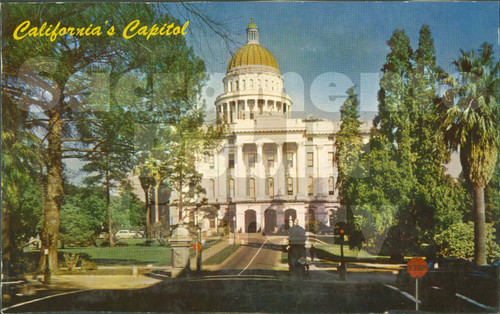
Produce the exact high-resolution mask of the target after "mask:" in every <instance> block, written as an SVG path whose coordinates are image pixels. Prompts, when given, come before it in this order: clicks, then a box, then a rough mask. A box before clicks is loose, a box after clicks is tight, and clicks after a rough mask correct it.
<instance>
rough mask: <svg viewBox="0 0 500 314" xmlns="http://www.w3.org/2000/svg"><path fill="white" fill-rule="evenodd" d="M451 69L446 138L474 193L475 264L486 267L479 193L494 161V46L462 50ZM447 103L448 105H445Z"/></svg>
mask: <svg viewBox="0 0 500 314" xmlns="http://www.w3.org/2000/svg"><path fill="white" fill-rule="evenodd" d="M461 54H462V55H461V56H460V58H459V59H458V60H455V61H453V64H454V65H455V66H456V67H457V69H458V71H459V72H460V78H459V79H458V80H456V79H454V78H452V77H449V78H448V79H447V82H448V83H449V84H450V85H451V86H452V88H451V89H450V90H449V91H448V92H447V93H446V94H445V97H444V102H443V104H444V105H445V107H443V108H444V110H443V111H442V114H443V115H442V117H443V120H442V121H443V127H444V133H445V139H446V141H447V142H448V144H450V146H451V148H453V149H455V150H459V152H460V161H461V164H462V169H463V174H464V176H465V179H466V180H467V181H468V183H469V185H470V186H471V188H472V190H473V192H474V217H475V221H474V233H475V236H474V261H475V263H476V264H478V265H483V264H486V233H485V206H484V188H485V186H486V185H487V184H488V182H489V181H490V179H491V177H492V175H493V170H494V168H495V165H496V162H497V158H498V148H499V127H498V122H499V104H498V100H499V99H500V97H499V94H500V78H499V76H498V73H499V68H500V65H499V63H498V62H496V63H495V60H494V56H493V47H492V45H490V44H488V43H483V44H482V45H481V47H480V49H479V50H478V51H477V52H476V51H474V50H472V51H463V50H461ZM447 104H450V105H449V106H446V105H447Z"/></svg>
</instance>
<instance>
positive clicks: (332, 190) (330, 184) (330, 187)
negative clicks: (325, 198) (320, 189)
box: [328, 177, 335, 195]
mask: <svg viewBox="0 0 500 314" xmlns="http://www.w3.org/2000/svg"><path fill="white" fill-rule="evenodd" d="M334 194H335V181H334V179H333V177H330V178H328V195H334Z"/></svg>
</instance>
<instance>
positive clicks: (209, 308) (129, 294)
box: [4, 235, 484, 313]
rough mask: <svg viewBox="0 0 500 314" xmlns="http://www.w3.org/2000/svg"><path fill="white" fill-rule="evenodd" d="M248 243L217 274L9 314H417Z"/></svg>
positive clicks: (444, 305)
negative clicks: (298, 271)
mask: <svg viewBox="0 0 500 314" xmlns="http://www.w3.org/2000/svg"><path fill="white" fill-rule="evenodd" d="M244 241H245V244H244V245H243V246H242V247H241V248H240V249H238V251H237V252H236V253H235V254H233V255H232V256H231V257H230V258H229V259H228V260H227V261H226V262H225V263H223V264H222V265H221V267H220V269H219V270H217V271H204V272H203V273H202V274H201V275H197V274H190V276H189V277H184V278H178V279H166V280H165V281H163V282H160V283H158V284H155V285H153V286H151V287H148V288H143V289H131V290H90V291H78V292H74V293H70V294H64V295H60V296H52V297H49V298H46V299H42V300H38V301H36V302H32V303H26V304H24V305H22V306H17V307H11V308H7V309H4V312H5V313H14V312H63V311H64V312H84V311H86V312H88V311H110V312H286V313H288V312H291V313H294V312H307V313H311V312H323V313H324V312H328V313H332V312H351V313H361V312H378V313H380V312H385V311H389V310H403V311H409V310H413V309H414V308H415V303H414V301H412V299H411V296H410V297H408V294H407V295H406V296H405V294H404V293H402V292H401V291H400V290H399V289H397V288H396V287H393V286H390V285H388V284H385V283H383V282H379V281H372V282H359V281H357V282H356V281H345V282H343V281H338V280H337V279H338V276H337V275H336V274H332V273H329V272H326V271H322V270H320V269H317V270H315V271H314V272H311V278H310V279H304V278H295V277H290V276H289V274H288V271H287V270H286V269H284V268H283V267H280V265H279V264H280V257H281V249H282V244H283V239H282V238H278V237H263V236H261V235H248V236H247V238H245V239H244ZM432 293H433V294H434V292H432ZM436 299H438V300H440V301H439V303H440V304H439V305H433V308H429V307H427V308H426V307H425V306H423V310H425V311H431V312H435V311H436V310H438V311H450V310H454V311H456V312H484V310H483V309H480V308H478V307H473V306H471V305H470V303H468V302H465V301H463V300H457V299H453V298H450V299H449V300H448V299H447V297H444V296H437V295H436ZM434 303H435V302H432V304H434ZM429 304H431V302H429ZM452 306H453V307H452Z"/></svg>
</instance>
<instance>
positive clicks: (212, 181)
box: [210, 179, 215, 198]
mask: <svg viewBox="0 0 500 314" xmlns="http://www.w3.org/2000/svg"><path fill="white" fill-rule="evenodd" d="M210 190H211V192H212V193H211V196H212V197H213V198H215V181H214V179H210Z"/></svg>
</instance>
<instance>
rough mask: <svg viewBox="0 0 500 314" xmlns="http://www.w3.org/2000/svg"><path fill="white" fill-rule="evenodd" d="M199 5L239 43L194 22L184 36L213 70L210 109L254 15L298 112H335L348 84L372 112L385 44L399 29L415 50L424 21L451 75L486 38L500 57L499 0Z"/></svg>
mask: <svg viewBox="0 0 500 314" xmlns="http://www.w3.org/2000/svg"><path fill="white" fill-rule="evenodd" d="M196 5H197V6H198V7H199V8H201V9H202V10H203V11H204V12H205V13H206V14H208V15H209V16H210V17H212V18H214V19H215V20H217V21H221V22H223V23H224V24H225V25H226V26H227V27H228V29H229V30H230V31H231V36H232V38H233V39H234V40H236V41H237V42H238V43H237V44H235V45H233V46H231V47H230V49H229V50H228V49H227V48H226V47H225V45H224V44H223V43H222V41H221V40H220V39H219V38H217V37H212V36H211V35H210V36H209V37H206V36H203V35H201V32H200V29H199V28H197V27H196V25H192V26H190V34H189V36H188V40H189V42H190V44H191V45H192V46H193V47H194V48H195V52H196V54H197V55H199V56H200V57H202V58H203V59H204V60H205V62H206V64H207V70H208V71H209V72H210V73H212V74H214V75H213V77H212V80H211V81H209V83H208V88H210V87H212V88H214V89H215V92H213V90H208V91H207V90H205V92H204V97H205V99H206V101H207V104H208V107H209V108H210V107H212V106H213V99H214V98H215V96H216V95H217V94H219V93H220V91H221V88H222V85H221V83H220V80H221V79H222V76H223V74H224V73H225V69H226V66H227V63H228V62H229V59H230V56H231V53H233V52H235V51H236V50H237V49H238V48H239V46H241V45H243V44H244V43H245V41H246V33H245V28H246V26H247V25H248V23H249V22H250V18H251V17H254V20H255V23H256V24H257V25H258V27H259V31H260V33H259V36H260V43H261V44H262V45H263V46H264V47H266V48H268V49H269V50H270V51H271V52H272V53H273V55H274V56H275V57H276V59H277V61H278V65H279V67H280V71H281V73H282V74H285V88H286V89H287V93H288V94H290V95H291V96H292V99H293V101H294V107H295V108H296V110H297V111H299V112H297V113H296V115H297V116H299V115H301V112H302V111H305V112H306V113H307V114H314V115H316V116H325V114H327V115H329V114H334V113H335V112H337V111H338V109H339V107H340V104H341V103H342V102H343V99H342V97H341V96H342V94H343V92H341V90H345V87H346V86H347V85H350V84H351V82H352V84H354V85H355V86H356V87H357V88H358V89H357V92H358V93H360V91H361V89H362V91H361V93H362V96H361V110H362V111H371V112H373V111H375V110H376V108H377V107H376V91H377V89H378V82H377V77H378V74H377V73H378V72H379V70H380V69H381V67H382V65H383V64H384V62H385V57H386V55H387V53H388V51H389V50H388V47H387V44H386V43H387V41H388V40H389V38H390V37H391V34H392V33H393V31H394V30H395V29H403V30H404V31H405V32H406V34H407V35H408V36H409V38H410V40H411V44H412V47H413V48H414V49H416V48H417V45H418V33H419V29H420V27H421V26H422V25H423V24H428V25H429V26H430V28H431V31H432V36H433V38H434V45H435V48H436V55H437V62H438V64H439V65H440V66H441V67H442V68H443V69H444V70H446V71H448V72H449V73H453V72H455V70H454V68H453V66H452V65H451V60H453V59H456V58H458V57H459V55H460V49H464V50H470V49H475V48H478V47H479V45H480V44H481V43H482V42H484V41H487V42H490V43H492V44H494V46H495V50H496V52H497V56H498V44H499V43H498V41H499V5H498V3H497V2H476V3H473V2H411V3H406V2H384V3H380V2H378V3H369V2H306V3H299V2H292V3H284V2H236V3H198V4H196ZM329 72H334V73H336V74H328V73H329ZM325 73H326V74H325ZM361 77H363V81H361ZM315 80H316V81H315ZM313 82H315V83H313ZM329 82H330V83H329ZM331 83H333V84H331ZM311 90H312V92H311ZM369 116H370V115H368V116H367V118H368V117H369Z"/></svg>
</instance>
